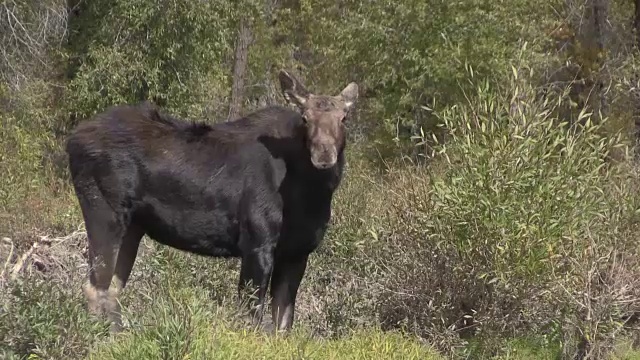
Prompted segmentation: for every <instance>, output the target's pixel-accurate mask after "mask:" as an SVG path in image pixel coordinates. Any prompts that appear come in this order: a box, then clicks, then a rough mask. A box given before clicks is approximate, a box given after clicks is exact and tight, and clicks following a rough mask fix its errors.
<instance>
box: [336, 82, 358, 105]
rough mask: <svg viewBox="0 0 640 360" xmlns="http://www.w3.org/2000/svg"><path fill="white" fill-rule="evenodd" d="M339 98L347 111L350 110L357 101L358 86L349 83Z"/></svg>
mask: <svg viewBox="0 0 640 360" xmlns="http://www.w3.org/2000/svg"><path fill="white" fill-rule="evenodd" d="M340 96H342V100H344V104H345V107H346V108H347V110H349V109H351V107H352V106H353V104H355V103H356V100H357V99H358V84H356V83H354V82H352V83H350V84H349V85H347V87H345V88H344V89H343V90H342V92H340Z"/></svg>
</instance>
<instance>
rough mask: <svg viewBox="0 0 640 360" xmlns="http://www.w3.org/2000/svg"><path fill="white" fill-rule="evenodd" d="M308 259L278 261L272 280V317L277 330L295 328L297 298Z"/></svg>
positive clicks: (305, 257)
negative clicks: (294, 318) (294, 316)
mask: <svg viewBox="0 0 640 360" xmlns="http://www.w3.org/2000/svg"><path fill="white" fill-rule="evenodd" d="M307 258H308V256H304V257H302V258H299V259H296V260H288V259H287V260H285V259H282V260H281V259H278V260H277V261H276V264H275V267H274V269H273V277H272V278H271V296H272V298H273V299H272V304H271V312H272V314H271V315H272V317H273V322H274V324H275V326H276V329H277V330H290V329H291V327H292V326H293V315H294V312H295V306H296V296H297V294H298V288H299V287H300V282H301V281H302V276H303V275H304V272H305V269H306V268H307Z"/></svg>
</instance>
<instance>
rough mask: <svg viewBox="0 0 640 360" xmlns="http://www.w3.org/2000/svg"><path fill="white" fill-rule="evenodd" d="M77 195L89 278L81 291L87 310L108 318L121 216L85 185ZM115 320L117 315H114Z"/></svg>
mask: <svg viewBox="0 0 640 360" xmlns="http://www.w3.org/2000/svg"><path fill="white" fill-rule="evenodd" d="M85 190H86V192H85V193H83V194H81V195H79V200H80V208H81V209H82V214H83V217H84V221H85V228H86V230H87V238H88V245H89V246H88V247H89V249H88V250H89V251H88V252H89V281H88V282H87V283H85V285H84V289H83V290H84V294H85V296H86V298H87V301H88V307H89V311H90V312H91V313H94V314H98V315H107V317H108V318H109V319H110V320H112V319H114V315H115V314H114V312H115V311H117V307H116V299H115V297H114V296H113V294H110V293H109V287H110V286H111V281H112V279H113V275H114V271H115V266H116V261H117V257H118V251H119V249H120V244H121V242H122V237H123V234H124V233H125V230H126V229H125V224H124V220H123V216H118V214H116V212H115V211H114V210H113V209H112V208H111V206H110V205H109V204H108V203H107V202H106V201H105V199H104V198H103V197H102V194H101V193H100V192H99V191H98V190H97V187H96V188H94V189H93V191H91V190H92V189H91V188H90V187H89V188H85ZM116 320H117V318H116Z"/></svg>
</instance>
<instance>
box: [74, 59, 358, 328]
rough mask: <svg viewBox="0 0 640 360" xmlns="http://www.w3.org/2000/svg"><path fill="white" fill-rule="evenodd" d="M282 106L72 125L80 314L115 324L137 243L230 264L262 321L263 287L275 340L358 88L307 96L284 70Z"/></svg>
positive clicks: (318, 229) (115, 114) (133, 109)
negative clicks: (228, 116) (236, 113)
mask: <svg viewBox="0 0 640 360" xmlns="http://www.w3.org/2000/svg"><path fill="white" fill-rule="evenodd" d="M279 79H280V85H281V88H282V91H283V95H284V96H285V98H286V99H287V100H288V101H289V102H290V103H292V104H295V105H296V107H297V109H298V110H299V111H293V110H290V109H287V108H284V107H279V106H274V107H269V108H265V109H262V110H259V111H256V112H254V113H252V114H250V115H248V116H246V117H243V118H240V119H238V120H235V121H232V122H227V123H220V124H216V125H212V126H209V125H205V124H199V123H189V122H184V121H182V120H179V119H175V118H173V117H171V116H168V115H166V114H163V113H161V112H160V111H158V110H157V109H156V108H155V106H153V105H151V104H148V103H143V104H139V105H136V106H116V107H113V108H110V109H109V110H107V111H106V112H104V113H102V114H99V115H97V116H96V117H95V118H94V119H91V120H88V121H84V122H82V123H80V124H79V125H78V127H77V128H76V129H75V130H74V132H73V133H72V134H71V136H70V137H69V139H68V141H67V148H66V150H67V153H68V155H69V168H70V173H71V178H72V181H73V185H74V188H75V191H76V194H77V197H78V200H79V204H80V208H81V210H82V214H83V217H84V221H85V227H86V230H87V235H88V241H89V265H90V271H89V281H88V282H87V284H85V286H84V291H85V295H86V297H87V300H88V304H89V309H90V311H92V312H94V313H106V314H107V316H108V317H109V318H110V319H111V320H112V321H113V324H114V327H115V328H118V327H119V325H120V309H119V305H118V301H117V299H118V296H119V293H120V291H121V290H122V289H123V288H124V286H125V284H126V282H127V280H128V277H129V274H130V273H131V269H132V267H133V265H134V261H135V258H136V254H137V250H138V245H139V243H140V240H141V238H142V237H143V236H144V234H147V235H148V236H149V237H150V238H152V239H154V240H156V241H158V242H159V243H162V244H165V245H168V246H171V247H174V248H177V249H180V250H184V251H188V252H192V253H196V254H201V255H207V256H214V257H240V258H241V270H240V281H239V285H238V291H239V296H240V298H242V299H245V297H246V296H248V295H250V294H255V293H256V292H257V294H256V295H257V299H256V298H253V299H254V300H250V301H249V304H250V305H251V309H252V310H251V312H252V315H253V316H254V319H255V321H256V322H260V321H261V320H262V315H263V308H264V304H265V298H266V292H267V288H268V284H269V282H270V283H271V286H270V292H271V296H272V298H273V299H272V312H273V313H272V316H273V320H274V323H275V324H276V327H277V328H278V329H290V328H291V326H292V324H293V315H294V307H295V299H296V294H297V291H298V287H299V285H300V282H301V280H302V277H303V274H304V272H305V268H306V264H307V258H308V256H309V254H310V253H311V252H313V251H314V250H315V249H316V248H317V246H318V245H319V244H320V242H321V241H322V238H323V237H324V232H325V229H326V227H327V224H328V222H329V218H330V214H331V210H330V208H331V201H332V197H333V192H334V191H335V189H336V188H337V186H338V185H339V183H340V179H341V177H342V171H343V165H344V154H343V151H344V147H345V128H344V123H343V122H344V119H345V117H346V115H347V114H348V112H349V110H350V108H351V107H352V106H353V104H354V102H355V100H356V98H357V92H358V88H357V85H356V84H355V83H351V84H349V85H348V86H347V87H346V88H345V89H344V90H343V91H342V92H341V93H340V94H339V95H337V96H327V95H314V94H311V93H309V92H308V91H307V90H306V89H305V88H304V86H303V85H302V84H301V83H300V82H299V81H298V80H297V79H295V78H294V77H293V76H291V75H290V74H288V73H287V72H285V71H281V72H280V74H279Z"/></svg>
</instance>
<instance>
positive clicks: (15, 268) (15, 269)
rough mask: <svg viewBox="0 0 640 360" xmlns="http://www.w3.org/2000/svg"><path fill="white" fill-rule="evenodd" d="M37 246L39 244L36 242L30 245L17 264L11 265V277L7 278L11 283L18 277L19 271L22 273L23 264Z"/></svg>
mask: <svg viewBox="0 0 640 360" xmlns="http://www.w3.org/2000/svg"><path fill="white" fill-rule="evenodd" d="M39 244H40V243H39V242H38V241H36V242H34V243H33V244H32V245H31V248H29V250H27V252H25V253H24V254H22V256H20V259H19V260H18V262H16V264H15V265H13V270H11V275H10V276H9V279H11V281H13V280H15V279H16V278H17V277H18V274H19V273H20V271H22V268H23V267H24V263H25V262H26V261H27V259H28V258H29V256H31V254H32V253H33V251H34V250H35V249H37V248H38V246H39Z"/></svg>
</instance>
